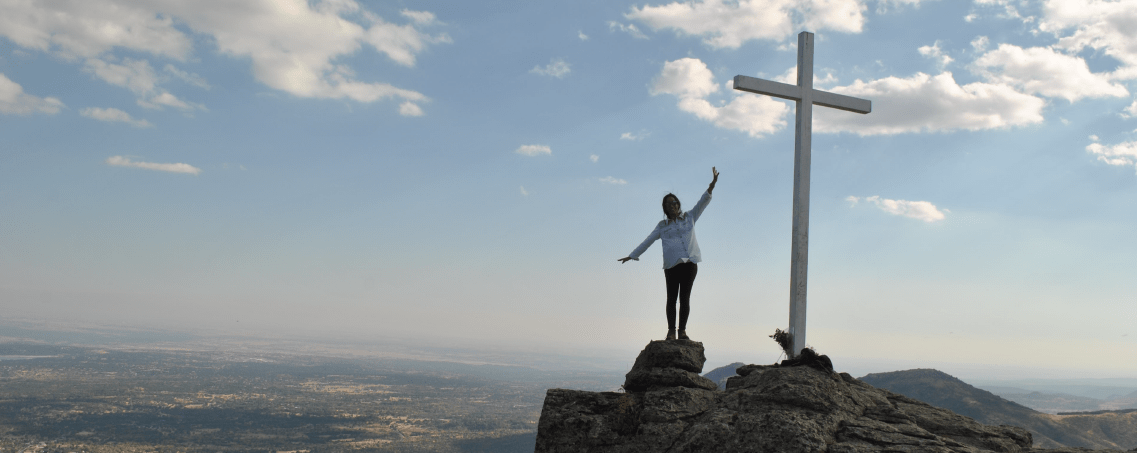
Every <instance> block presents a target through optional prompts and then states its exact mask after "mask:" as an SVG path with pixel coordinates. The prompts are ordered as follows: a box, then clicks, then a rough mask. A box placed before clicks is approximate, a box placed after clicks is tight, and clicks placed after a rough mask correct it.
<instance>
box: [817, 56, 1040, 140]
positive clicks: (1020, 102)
mask: <svg viewBox="0 0 1137 453" xmlns="http://www.w3.org/2000/svg"><path fill="white" fill-rule="evenodd" d="M830 91H832V92H835V93H840V94H844V95H848V96H854V97H858V98H862V99H868V100H870V101H872V103H873V105H872V110H873V111H872V113H870V114H867V115H858V114H854V113H849V112H841V111H835V110H834V109H830V108H825V107H820V108H816V109H814V111H813V112H814V126H813V127H814V128H813V130H814V131H815V132H830V133H834V132H853V133H856V134H859V135H881V134H901V133H909V132H937V131H950V130H959V129H966V130H980V129H996V128H1005V127H1011V126H1024V125H1028V124H1035V123H1040V122H1042V120H1043V117H1042V108H1043V106H1044V105H1045V102H1044V101H1043V100H1042V99H1039V98H1037V97H1034V96H1030V95H1027V94H1023V93H1019V92H1017V91H1015V90H1014V88H1012V87H1009V86H1006V85H995V84H989V83H979V82H976V83H969V84H967V85H963V86H960V85H959V84H958V83H956V81H955V78H954V77H952V74H951V73H950V72H943V73H941V74H939V75H937V76H929V75H927V74H924V73H917V74H916V75H914V76H912V77H909V78H903V79H902V78H898V77H886V78H883V79H878V80H873V81H869V82H863V81H861V80H857V81H855V82H853V84H852V85H848V86H844V87H836V88H833V89H832V90H830Z"/></svg>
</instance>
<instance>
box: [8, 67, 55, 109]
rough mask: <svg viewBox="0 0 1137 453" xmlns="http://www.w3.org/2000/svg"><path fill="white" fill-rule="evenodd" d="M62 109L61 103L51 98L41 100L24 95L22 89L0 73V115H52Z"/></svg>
mask: <svg viewBox="0 0 1137 453" xmlns="http://www.w3.org/2000/svg"><path fill="white" fill-rule="evenodd" d="M61 108H63V102H61V101H60V100H59V99H56V98H53V97H46V98H41V97H37V96H32V95H30V94H27V93H24V87H22V86H20V84H18V83H16V82H13V81H12V80H11V79H9V78H8V77H7V76H5V75H4V74H3V73H0V113H4V114H9V115H29V114H32V113H46V114H48V115H54V114H56V113H59V109H61Z"/></svg>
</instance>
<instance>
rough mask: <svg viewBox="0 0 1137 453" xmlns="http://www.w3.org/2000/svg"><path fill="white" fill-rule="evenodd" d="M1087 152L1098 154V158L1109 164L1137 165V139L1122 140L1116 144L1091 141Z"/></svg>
mask: <svg viewBox="0 0 1137 453" xmlns="http://www.w3.org/2000/svg"><path fill="white" fill-rule="evenodd" d="M1091 140H1092V139H1091ZM1095 141H1096V140H1095ZM1086 152H1088V153H1090V154H1093V155H1094V156H1097V158H1098V160H1100V161H1102V162H1105V163H1107V164H1109V165H1118V166H1131V165H1132V166H1135V167H1137V141H1132V142H1122V143H1118V144H1116V145H1102V144H1101V143H1091V144H1090V145H1089V146H1086Z"/></svg>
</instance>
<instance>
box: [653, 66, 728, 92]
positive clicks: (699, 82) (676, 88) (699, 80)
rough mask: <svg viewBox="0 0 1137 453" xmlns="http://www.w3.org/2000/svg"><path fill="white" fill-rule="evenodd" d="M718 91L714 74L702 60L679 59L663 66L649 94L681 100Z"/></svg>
mask: <svg viewBox="0 0 1137 453" xmlns="http://www.w3.org/2000/svg"><path fill="white" fill-rule="evenodd" d="M718 90H719V86H718V84H717V83H715V81H714V74H712V73H711V70H710V69H707V65H706V64H705V63H703V61H702V60H699V59H697V58H680V59H678V60H675V61H668V62H666V63H664V64H663V71H661V72H660V73H659V75H658V76H656V77H655V80H654V81H653V82H652V86H651V94H652V95H656V94H660V93H667V94H672V95H675V96H677V97H679V98H681V99H683V98H703V97H706V96H707V95H709V94H711V93H714V92H716V91H718Z"/></svg>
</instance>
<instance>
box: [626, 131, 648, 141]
mask: <svg viewBox="0 0 1137 453" xmlns="http://www.w3.org/2000/svg"><path fill="white" fill-rule="evenodd" d="M649 135H651V133H650V132H646V131H644V132H640V133H638V134H635V133H632V132H624V133H623V134H620V140H630V141H640V140H643V139H644V138H646V137H647V136H649Z"/></svg>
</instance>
